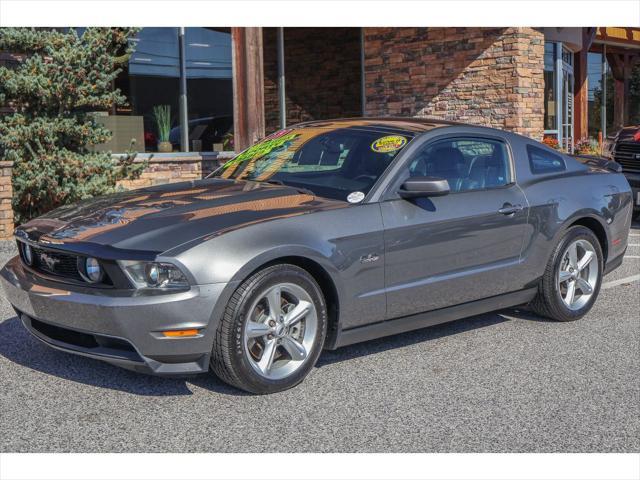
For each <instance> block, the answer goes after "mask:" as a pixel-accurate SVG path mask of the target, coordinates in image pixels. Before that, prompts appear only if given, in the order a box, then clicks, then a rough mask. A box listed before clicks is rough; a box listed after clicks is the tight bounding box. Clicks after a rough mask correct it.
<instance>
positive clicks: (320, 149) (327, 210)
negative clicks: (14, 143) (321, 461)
mask: <svg viewBox="0 0 640 480" xmlns="http://www.w3.org/2000/svg"><path fill="white" fill-rule="evenodd" d="M618 171H619V166H618V165H617V164H616V163H614V162H608V161H606V160H600V159H595V158H577V157H572V156H568V155H564V154H561V153H559V152H557V151H554V150H551V149H549V148H547V147H546V146H544V145H542V144H540V143H538V142H535V141H533V140H530V139H528V138H525V137H522V136H519V135H516V134H513V133H508V132H503V131H499V130H494V129H489V128H482V127H473V126H468V125H460V124H454V123H447V122H440V121H432V120H416V119H409V118H404V119H375V118H371V119H347V120H334V121H326V122H319V121H318V122H309V123H304V124H300V125H295V126H293V127H291V128H289V129H286V130H281V131H279V132H277V133H275V134H273V135H271V136H269V137H267V138H266V139H265V140H263V141H262V142H260V143H258V144H256V145H254V146H252V147H251V148H249V149H248V150H245V151H244V152H242V153H240V154H239V155H238V156H237V157H235V158H234V159H233V160H230V161H229V162H227V163H226V164H225V165H223V166H222V167H221V168H220V169H219V170H218V171H216V172H214V173H213V174H212V175H211V176H210V178H207V179H204V180H201V181H194V182H184V183H178V184H172V185H162V186H157V187H152V188H145V189H140V190H133V191H128V192H124V193H119V194H115V195H111V196H108V197H103V198H97V199H93V200H90V201H86V202H83V203H79V204H76V205H71V206H65V207H62V208H59V209H57V210H55V211H52V212H50V213H49V214H47V215H45V216H42V217H40V218H38V219H36V220H33V221H30V222H29V223H27V224H25V225H22V226H21V227H20V228H18V229H17V231H16V238H17V241H18V247H19V252H20V255H19V256H17V257H15V258H13V259H12V260H10V261H9V263H8V264H7V265H6V266H5V267H4V269H3V270H2V272H1V276H0V278H1V282H2V286H3V287H4V290H5V292H6V295H7V297H8V299H9V301H10V302H11V304H12V305H13V306H14V308H15V310H16V311H17V313H18V315H19V316H20V318H21V319H22V322H23V323H24V325H25V327H26V328H27V329H28V330H29V331H30V332H31V333H33V334H34V335H35V336H36V337H37V338H38V339H40V340H42V341H43V342H45V343H46V344H48V345H50V346H52V347H55V348H58V349H60V350H64V351H66V352H72V353H76V354H79V355H85V356H89V357H93V358H98V359H101V360H105V361H107V362H110V363H113V364H117V365H120V366H123V367H126V368H130V369H133V370H137V371H143V372H150V373H155V374H162V375H176V374H192V373H199V372H206V371H208V370H209V369H210V368H211V369H212V370H213V371H214V372H215V373H216V374H217V375H218V376H219V377H220V378H221V379H223V380H224V381H226V382H228V383H230V384H232V385H235V386H236V387H239V388H241V389H244V390H247V391H250V392H255V393H270V392H276V391H279V390H283V389H286V388H290V387H292V386H294V385H296V384H297V383H299V382H300V381H302V380H303V379H304V377H305V376H306V375H307V374H308V373H309V371H310V370H311V369H312V368H313V366H314V364H315V362H316V361H317V359H318V357H319V355H320V353H321V351H322V349H323V348H328V349H335V348H338V347H341V346H344V345H348V344H352V343H355V342H361V341H365V340H369V339H373V338H377V337H382V336H385V335H391V334H395V333H399V332H404V331H408V330H413V329H417V328H421V327H425V326H429V325H434V324H438V323H442V322H447V321H450V320H455V319H459V318H462V317H468V316H470V315H476V314H480V313H484V312H489V311H493V310H498V309H503V308H506V307H512V306H516V305H525V304H528V305H530V306H531V308H533V310H534V311H535V312H537V313H539V314H540V315H543V316H545V317H549V318H552V319H555V320H560V321H568V320H576V319H579V318H580V317H582V316H583V315H585V314H586V313H587V312H588V311H589V310H590V309H591V307H592V306H593V303H594V302H595V300H596V297H597V296H598V292H599V289H600V285H601V282H602V277H603V275H605V274H607V273H608V272H610V271H611V270H613V269H614V268H616V267H617V266H619V265H620V263H621V262H622V257H623V255H624V252H625V250H626V248H627V236H628V233H629V228H630V225H631V215H632V198H631V190H630V187H629V184H628V183H627V181H626V180H625V178H624V176H622V175H621V174H620V173H619V172H618Z"/></svg>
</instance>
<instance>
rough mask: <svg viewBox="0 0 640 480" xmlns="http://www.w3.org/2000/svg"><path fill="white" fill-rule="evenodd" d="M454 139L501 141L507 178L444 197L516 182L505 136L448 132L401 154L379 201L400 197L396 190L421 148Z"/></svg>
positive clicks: (510, 149)
mask: <svg viewBox="0 0 640 480" xmlns="http://www.w3.org/2000/svg"><path fill="white" fill-rule="evenodd" d="M456 140H475V141H491V142H499V143H502V144H503V145H504V146H505V149H506V153H507V175H508V178H507V183H505V184H504V185H500V186H497V187H485V188H476V189H473V190H461V191H458V192H453V191H451V192H449V193H448V194H447V195H445V197H448V196H449V195H458V194H467V193H478V192H485V191H489V190H501V189H506V188H511V187H513V186H514V185H515V184H516V169H515V163H514V155H513V148H512V146H511V143H510V142H509V140H508V139H507V138H506V137H503V136H499V135H491V134H485V133H482V134H478V133H470V134H464V133H449V134H444V135H438V136H436V137H433V138H430V139H428V140H425V141H423V142H421V143H420V144H416V145H415V150H412V151H411V152H407V153H406V155H407V156H406V158H404V156H403V158H402V159H401V161H402V164H401V165H399V166H398V170H397V171H396V172H394V173H392V175H393V179H392V180H391V181H390V182H389V183H388V185H387V187H386V188H385V189H384V192H383V193H382V195H381V196H380V200H379V201H385V200H397V199H400V198H401V197H400V195H398V190H399V189H400V187H401V186H402V184H403V183H404V182H405V181H406V180H407V179H408V178H409V176H408V172H409V167H410V165H411V163H412V161H413V159H414V158H415V156H416V155H418V154H419V153H420V152H421V151H422V150H423V149H425V148H429V147H430V146H432V145H435V144H436V143H439V142H441V141H456ZM390 173H391V172H390ZM445 197H443V198H445Z"/></svg>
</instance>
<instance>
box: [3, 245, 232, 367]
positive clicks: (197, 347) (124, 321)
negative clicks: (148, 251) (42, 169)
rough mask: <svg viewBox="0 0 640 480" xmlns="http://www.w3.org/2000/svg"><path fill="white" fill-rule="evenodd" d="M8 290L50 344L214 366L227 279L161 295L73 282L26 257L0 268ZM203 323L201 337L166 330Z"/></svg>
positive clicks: (130, 358)
mask: <svg viewBox="0 0 640 480" xmlns="http://www.w3.org/2000/svg"><path fill="white" fill-rule="evenodd" d="M0 284H2V288H3V289H4V291H5V293H6V297H7V299H8V300H9V302H10V303H11V305H13V307H14V309H15V310H16V311H17V312H18V314H19V315H20V318H21V320H22V323H23V324H24V326H25V327H26V328H27V329H28V330H29V331H30V332H31V333H32V334H33V335H34V336H35V337H36V338H38V339H39V340H41V341H42V342H44V343H46V344H47V345H49V346H51V347H53V348H57V349H59V350H63V351H66V352H70V353H75V354H79V355H84V356H88V357H92V358H96V359H99V360H104V361H106V362H109V363H112V364H115V365H119V366H121V367H125V368H128V369H132V370H136V371H140V372H146V373H153V374H159V375H180V374H193V373H200V372H205V371H207V370H208V366H209V357H210V353H211V347H212V345H213V335H214V333H215V328H216V327H217V322H215V321H212V319H214V318H218V316H217V312H216V305H218V300H219V299H220V296H221V294H222V292H223V290H224V288H225V287H226V286H227V284H211V285H197V286H193V287H191V289H190V290H188V291H184V292H177V293H169V294H161V295H136V292H134V291H115V290H102V289H90V288H84V289H77V288H74V290H68V289H67V288H71V287H68V286H67V285H64V284H60V283H57V282H56V283H53V282H49V281H48V280H46V279H43V278H41V277H38V276H36V275H34V274H33V273H31V272H29V271H27V270H26V269H25V268H23V266H22V263H21V261H20V259H19V257H16V258H13V259H12V260H10V261H9V262H8V263H7V265H6V266H5V267H4V268H3V269H2V271H1V272H0ZM178 329H198V330H199V334H198V335H197V336H193V337H185V338H168V337H165V336H164V335H162V334H161V333H160V332H162V331H164V330H178Z"/></svg>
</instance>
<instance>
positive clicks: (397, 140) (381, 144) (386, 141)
mask: <svg viewBox="0 0 640 480" xmlns="http://www.w3.org/2000/svg"><path fill="white" fill-rule="evenodd" d="M406 144H407V139H406V138H405V137H402V136H400V135H389V136H386V137H381V138H379V139H377V140H376V141H375V142H373V143H372V144H371V150H373V151H374V152H376V153H389V152H395V151H396V150H400V149H401V148H402V147H404V146H405V145H406Z"/></svg>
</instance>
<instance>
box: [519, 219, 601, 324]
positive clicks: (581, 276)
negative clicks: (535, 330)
mask: <svg viewBox="0 0 640 480" xmlns="http://www.w3.org/2000/svg"><path fill="white" fill-rule="evenodd" d="M602 268H603V257H602V249H601V248H600V243H599V242H598V239H597V237H596V236H595V235H594V233H593V232H592V231H591V230H589V229H588V228H586V227H582V226H575V227H571V228H570V229H569V230H568V231H567V232H566V234H565V235H564V237H563V238H562V240H560V242H559V243H558V245H557V246H556V248H555V250H554V252H553V255H551V258H550V259H549V263H548V264H547V267H546V270H545V273H544V275H543V277H542V280H541V281H540V285H539V287H538V294H537V296H536V298H535V299H534V300H533V302H532V307H533V309H534V310H535V312H536V313H538V314H539V315H542V316H544V317H548V318H551V319H553V320H558V321H563V322H567V321H571V320H578V319H580V318H582V317H583V316H584V315H586V314H587V313H588V312H589V310H591V307H592V306H593V304H594V302H595V300H596V298H597V297H598V293H599V292H600V284H601V282H602Z"/></svg>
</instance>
